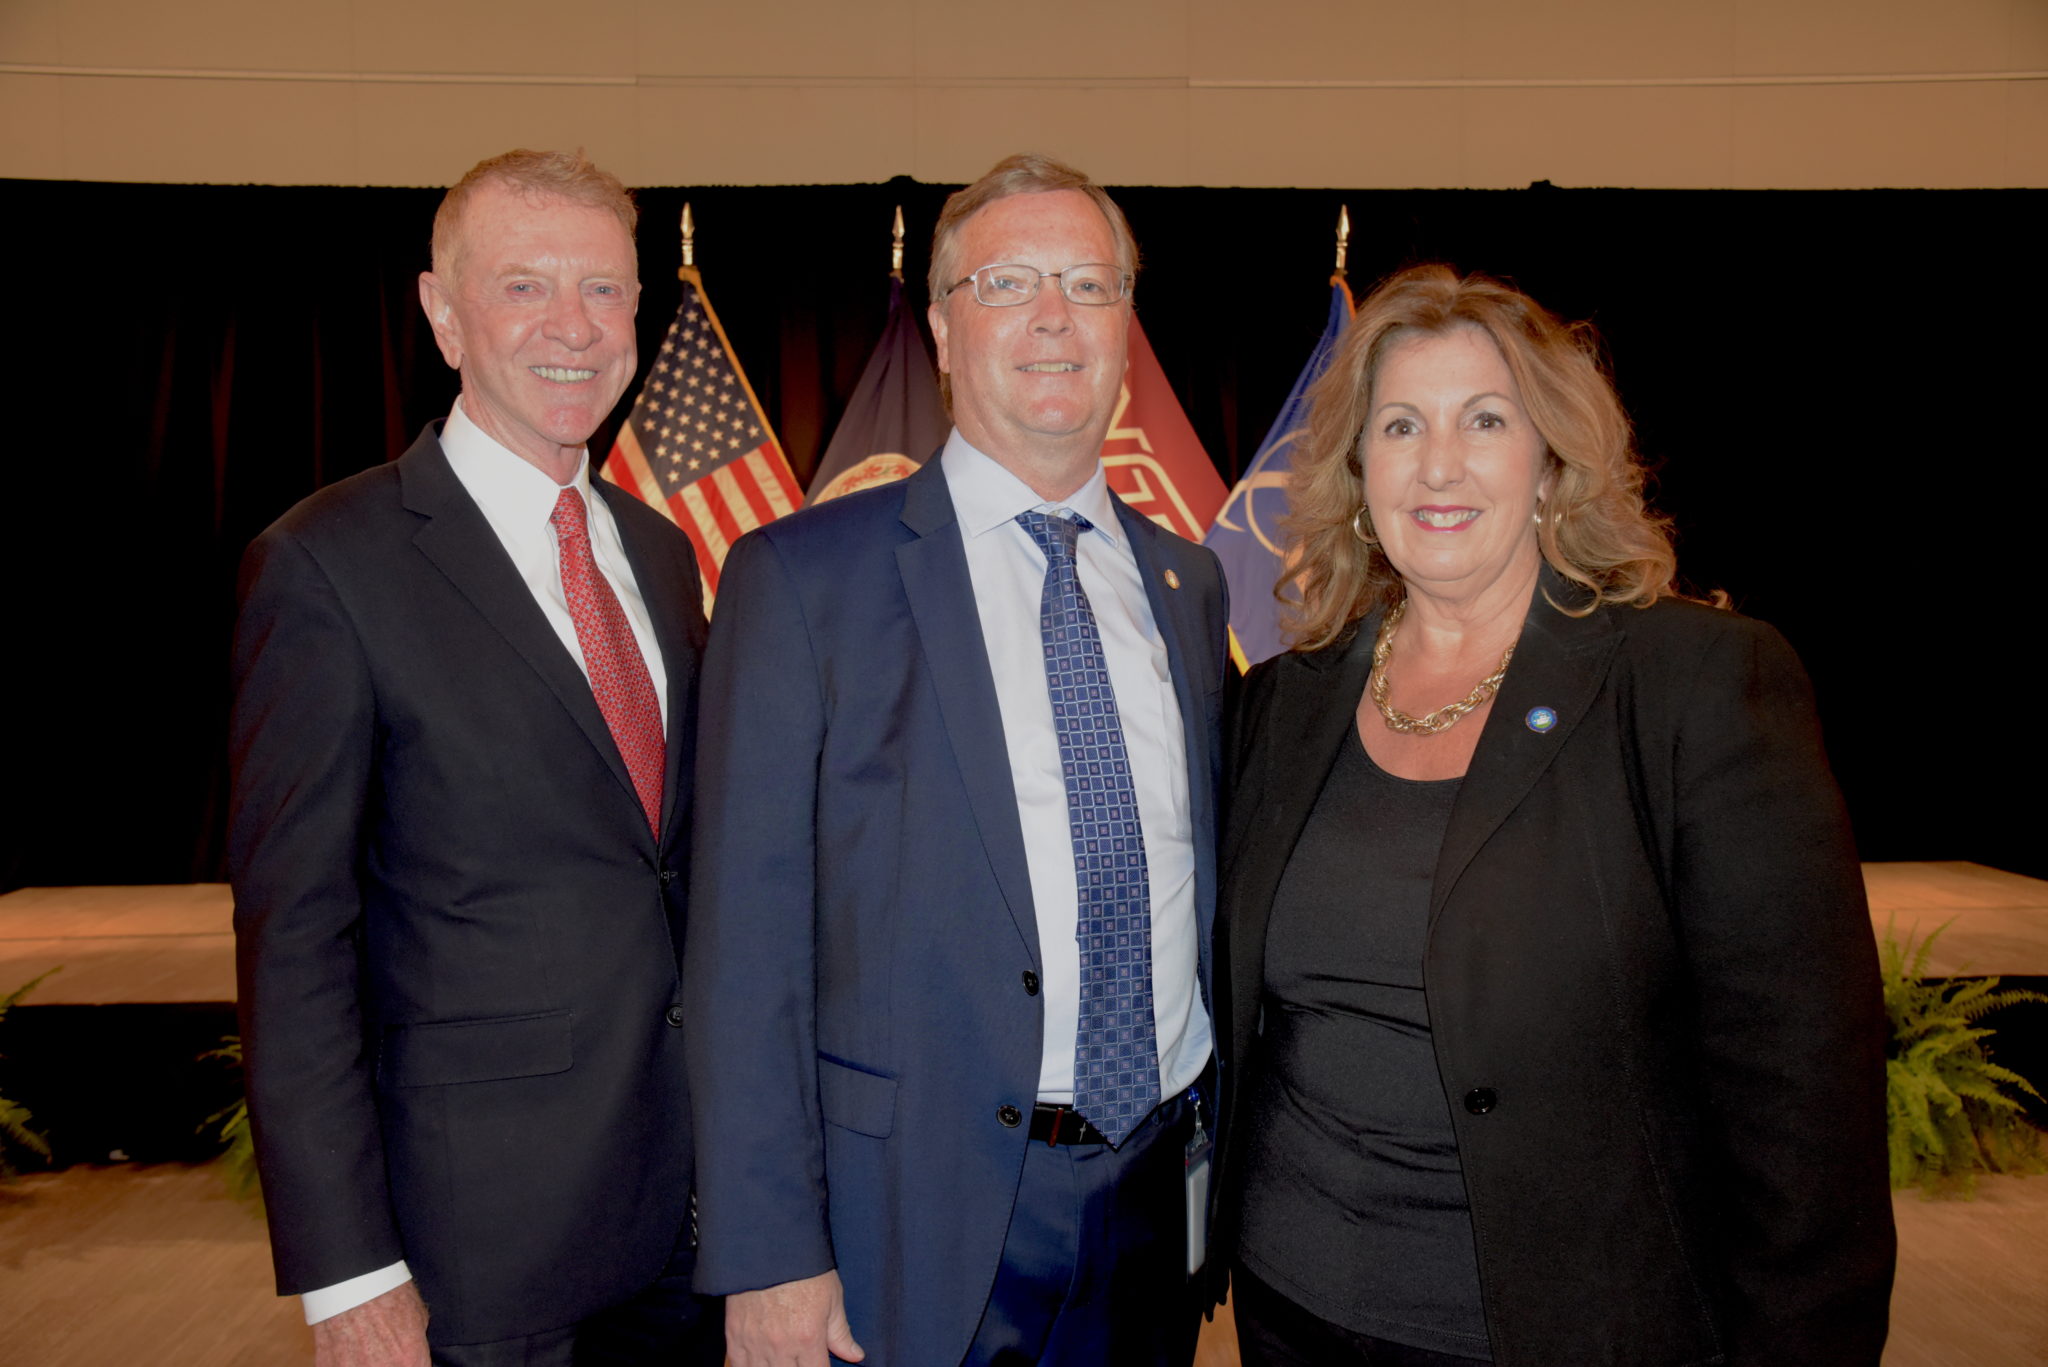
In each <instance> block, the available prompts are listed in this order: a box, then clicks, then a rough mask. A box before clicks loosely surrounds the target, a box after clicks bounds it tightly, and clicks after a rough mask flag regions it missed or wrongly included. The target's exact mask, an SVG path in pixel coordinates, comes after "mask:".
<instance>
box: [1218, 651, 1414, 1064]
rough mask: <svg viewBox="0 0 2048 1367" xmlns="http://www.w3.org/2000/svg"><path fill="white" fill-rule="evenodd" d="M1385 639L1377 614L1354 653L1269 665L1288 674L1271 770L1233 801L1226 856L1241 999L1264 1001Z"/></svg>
mask: <svg viewBox="0 0 2048 1367" xmlns="http://www.w3.org/2000/svg"><path fill="white" fill-rule="evenodd" d="M1378 632H1379V616H1378V614H1377V613H1375V614H1374V615H1373V616H1372V617H1369V618H1367V619H1366V620H1365V621H1364V622H1361V623H1360V624H1359V628H1358V632H1357V634H1356V635H1355V636H1353V638H1352V639H1351V641H1350V643H1349V644H1347V645H1343V646H1337V647H1333V648H1330V649H1326V650H1322V651H1318V652H1316V653H1314V654H1309V655H1301V656H1296V657H1293V658H1292V659H1291V660H1281V661H1279V662H1276V663H1275V664H1274V665H1271V666H1268V667H1269V668H1276V669H1284V670H1286V671H1287V672H1286V673H1285V674H1283V675H1282V676H1281V677H1280V678H1279V679H1276V680H1275V681H1274V683H1275V687H1274V690H1273V693H1272V695H1271V699H1270V702H1269V705H1268V706H1267V707H1266V708H1265V709H1264V715H1263V717H1262V720H1261V725H1262V727H1263V734H1262V735H1261V736H1260V737H1259V738H1258V742H1257V745H1258V754H1259V756H1260V758H1261V762H1260V763H1258V764H1257V765H1256V766H1254V767H1253V768H1252V769H1250V770H1249V771H1248V772H1246V773H1245V774H1242V775H1238V776H1236V777H1237V782H1238V784H1239V791H1237V792H1236V793H1235V794H1234V795H1233V797H1232V803H1233V816H1232V820H1231V823H1230V824H1231V830H1230V847H1229V848H1228V849H1227V850H1226V851H1225V852H1224V867H1225V868H1226V869H1228V870H1230V883H1231V891H1230V905H1231V907H1232V908H1233V909H1234V910H1235V913H1236V914H1235V915H1234V916H1233V917H1232V919H1231V922H1230V945H1229V952H1230V979H1231V985H1232V990H1233V992H1242V993H1249V994H1250V995H1249V996H1247V997H1245V1000H1247V1001H1256V1000H1257V999H1258V997H1257V994H1258V992H1259V991H1260V986H1261V984H1262V983H1263V982H1264V980H1265V963H1266V923H1267V919H1268V917H1269V915H1270V914H1271V911H1272V906H1273V895H1274V894H1275V893H1276V892H1277V891H1279V888H1280V878H1281V875H1283V874H1284V873H1285V872H1286V871H1287V861H1288V860H1289V859H1290V858H1292V857H1293V854H1294V846H1295V842H1296V841H1298V840H1300V839H1301V832H1302V828H1303V827H1305V826H1307V825H1308V817H1309V813H1310V812H1311V811H1312V810H1313V809H1314V808H1315V805H1316V799H1317V798H1318V797H1320V796H1321V795H1322V791H1323V784H1324V783H1326V782H1327V781H1328V780H1329V776H1330V770H1331V768H1332V767H1334V766H1335V764H1336V762H1337V756H1338V754H1339V753H1340V752H1341V751H1342V749H1343V746H1344V745H1345V744H1346V743H1347V742H1348V741H1349V739H1350V735H1351V732H1352V731H1353V730H1354V729H1355V728H1356V726H1357V724H1358V723H1357V715H1358V700H1359V698H1361V697H1362V696H1364V694H1365V680H1366V676H1367V675H1368V674H1370V673H1371V672H1372V643H1373V639H1374V637H1375V636H1377V634H1378ZM1237 1014H1238V1015H1240V1016H1245V1015H1246V1013H1244V1012H1238V1013H1237ZM1247 1018H1249V1017H1247ZM1240 1043H1242V1041H1240ZM1239 1056H1240V1057H1241V1056H1242V1055H1241V1054H1240V1055H1239Z"/></svg>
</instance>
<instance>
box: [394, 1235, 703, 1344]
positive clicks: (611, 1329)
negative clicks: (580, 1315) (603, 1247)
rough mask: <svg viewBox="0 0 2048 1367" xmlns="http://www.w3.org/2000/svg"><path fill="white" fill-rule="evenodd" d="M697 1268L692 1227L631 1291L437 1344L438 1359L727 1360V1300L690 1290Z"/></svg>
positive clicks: (567, 1252) (568, 1252) (567, 1253)
mask: <svg viewBox="0 0 2048 1367" xmlns="http://www.w3.org/2000/svg"><path fill="white" fill-rule="evenodd" d="M562 1254H563V1256H564V1257H574V1256H575V1250H574V1249H564V1250H562ZM696 1268H697V1252H696V1250H695V1249H693V1248H692V1247H691V1246H690V1232H689V1230H688V1229H687V1228H686V1229H684V1231H683V1234H682V1238H681V1240H680V1242H679V1244H678V1246H677V1248H676V1250H675V1252H674V1253H673V1254H671V1255H670V1257H669V1261H668V1266H667V1267H665V1268H663V1269H662V1271H661V1276H660V1278H659V1279H658V1280H656V1281H655V1283H654V1284H653V1285H652V1286H649V1287H646V1288H644V1289H643V1290H641V1291H640V1293H639V1294H638V1295H635V1296H634V1297H633V1298H632V1299H630V1300H627V1301H625V1302H623V1303H621V1304H619V1305H614V1306H611V1307H610V1308H608V1309H605V1310H600V1311H598V1312H597V1313H596V1314H595V1315H592V1316H590V1317H589V1318H588V1319H586V1320H583V1321H582V1322H581V1323H579V1324H571V1325H566V1326H564V1327H563V1328H560V1329H550V1330H548V1331H547V1332H546V1333H541V1334H530V1335H528V1336H526V1337H525V1338H516V1339H501V1340H499V1341H497V1342H495V1343H458V1344H436V1345H435V1346H434V1367H720V1364H722V1363H723V1362H724V1361H725V1301H724V1299H723V1298H722V1297H718V1296H699V1295H697V1294H696V1293H695V1292H693V1291H691V1290H690V1276H691V1274H692V1273H693V1272H695V1271H696Z"/></svg>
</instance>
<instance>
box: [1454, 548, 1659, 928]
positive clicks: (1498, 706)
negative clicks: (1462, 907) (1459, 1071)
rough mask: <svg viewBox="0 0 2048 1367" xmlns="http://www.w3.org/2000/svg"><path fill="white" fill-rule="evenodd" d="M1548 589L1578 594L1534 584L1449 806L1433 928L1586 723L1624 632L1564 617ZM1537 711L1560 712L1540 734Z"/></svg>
mask: <svg viewBox="0 0 2048 1367" xmlns="http://www.w3.org/2000/svg"><path fill="white" fill-rule="evenodd" d="M1546 591H1547V592H1548V593H1549V595H1550V596H1551V597H1553V598H1556V599H1557V600H1558V601H1559V602H1565V603H1569V602H1571V601H1573V596H1574V595H1575V594H1577V593H1578V592H1579V590H1577V588H1576V586H1574V585H1572V584H1570V583H1567V582H1566V581H1565V580H1563V579H1560V578H1558V577H1556V576H1555V575H1553V574H1551V573H1550V572H1549V571H1547V570H1546V571H1545V572H1544V574H1543V576H1542V578H1541V579H1540V581H1539V582H1538V584H1537V586H1536V594H1535V597H1534V598H1533V599H1532V600H1531V602H1530V606H1529V616H1528V618H1527V620H1526V621H1525V623H1524V625H1523V627H1522V638H1521V640H1520V641H1519V642H1518V643H1517V644H1516V646H1515V658H1514V662H1513V663H1512V664H1511V665H1510V666H1509V667H1508V676H1507V678H1506V680H1504V681H1503V682H1502V684H1501V689H1500V692H1499V693H1498V694H1497V695H1495V697H1494V701H1493V711H1492V712H1491V713H1490V714H1489V715H1488V716H1487V719H1486V730H1485V731H1484V732H1483V733H1482V734H1481V735H1480V738H1479V748H1478V749H1477V750H1476V751H1475V752H1474V753H1473V756H1472V767H1471V768H1470V769H1468V770H1467V771H1466V773H1465V782H1464V785H1463V786H1462V787H1461V788H1460V789H1459V790H1458V800H1457V803H1456V804H1455V805H1454V806H1453V807H1452V808H1451V824H1450V826H1449V828H1448V829H1447V830H1446V831H1445V832H1444V844H1443V850H1442V852H1441V853H1440V854H1439V855H1438V856H1437V865H1436V885H1435V888H1434V890H1433V892H1432V894H1431V897H1430V906H1429V914H1430V921H1431V923H1432V924H1434V922H1435V920H1436V917H1437V916H1438V914H1439V913H1441V912H1442V910H1443V906H1444V902H1445V900H1446V899H1447V898H1448V897H1449V896H1450V893H1451V889H1452V888H1453V887H1455V886H1456V885H1457V882H1458V877H1459V875H1461V874H1462V873H1464V871H1465V867H1466V865H1468V864H1470V863H1471V862H1472V856H1473V855H1475V854H1477V853H1478V852H1479V848H1480V846H1482V845H1484V844H1485V843H1486V842H1487V840H1488V839H1490V838H1491V837H1492V835H1493V833H1494V832H1495V831H1496V830H1498V829H1500V825H1501V823H1502V822H1504V821H1506V820H1507V819H1508V816H1509V815H1510V814H1511V813H1512V812H1513V811H1514V809H1515V807H1516V805H1517V804H1519V803H1520V802H1521V800H1522V799H1523V798H1524V797H1526V796H1527V795H1528V793H1529V790H1530V789H1531V788H1532V787H1534V786H1535V784H1536V780H1537V779H1538V778H1540V777H1542V775H1543V771H1544V770H1545V769H1547V768H1549V767H1550V763H1551V761H1552V760H1553V759H1555V758H1556V756H1557V753H1558V751H1559V750H1560V749H1562V748H1563V746H1564V745H1565V743H1566V742H1567V741H1568V740H1569V739H1570V738H1571V734H1572V732H1573V731H1574V730H1575V729H1577V727H1578V725H1579V723H1580V721H1582V720H1584V718H1585V715H1586V711H1587V709H1588V708H1590V707H1591V706H1592V705H1593V699H1594V698H1595V697H1597V696H1598V695H1599V692H1600V687H1601V684H1602V683H1603V682H1604V681H1605V680H1606V678H1607V670H1608V666H1609V664H1610V663H1611V662H1612V661H1613V659H1614V652H1615V650H1616V649H1617V648H1618V647H1619V646H1620V644H1621V636H1622V632H1621V628H1620V627H1619V626H1618V625H1616V623H1615V621H1614V618H1613V614H1611V613H1608V612H1601V611H1595V612H1593V613H1591V614H1590V615H1588V616H1585V617H1570V616H1567V615H1565V614H1564V613H1562V612H1559V611H1558V610H1557V609H1556V608H1553V607H1552V606H1550V603H1549V602H1548V601H1547V600H1546V599H1545V597H1544V594H1545V592H1546ZM1539 707H1542V708H1549V709H1550V710H1551V711H1552V712H1554V713H1556V714H1557V721H1556V723H1555V724H1554V725H1552V726H1551V727H1550V728H1549V729H1547V730H1544V731H1536V730H1532V729H1531V728H1530V726H1529V724H1528V717H1529V714H1530V712H1531V711H1533V710H1534V709H1536V708H1539Z"/></svg>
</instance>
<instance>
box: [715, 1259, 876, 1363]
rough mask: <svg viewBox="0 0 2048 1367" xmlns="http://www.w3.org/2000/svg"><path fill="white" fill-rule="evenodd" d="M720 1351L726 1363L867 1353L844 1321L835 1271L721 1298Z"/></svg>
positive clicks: (852, 1357) (851, 1358)
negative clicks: (722, 1340)
mask: <svg viewBox="0 0 2048 1367" xmlns="http://www.w3.org/2000/svg"><path fill="white" fill-rule="evenodd" d="M725 1351H726V1360H727V1362H729V1363H730V1364H731V1367H826V1357H825V1355H826V1353H828V1352H829V1353H831V1354H832V1356H834V1357H837V1358H840V1359H841V1360H843V1361H846V1362H859V1361H860V1360H861V1359H863V1358H865V1357H866V1356H867V1354H866V1353H865V1352H863V1351H862V1350H861V1346H860V1345H859V1344H858V1343H855V1342H854V1341H853V1327H852V1326H851V1325H849V1324H848V1323H847V1322H846V1292H845V1289H844V1288H843V1287H841V1286H840V1284H839V1274H838V1273H837V1272H820V1273H819V1274H818V1275H817V1276H815V1277H806V1278H804V1279H803V1280H802V1281H800V1282H784V1283H782V1285H780V1286H769V1287H763V1288H762V1289H761V1290H759V1291H742V1292H739V1293H738V1294H736V1295H731V1296H727V1297H726V1298H725Z"/></svg>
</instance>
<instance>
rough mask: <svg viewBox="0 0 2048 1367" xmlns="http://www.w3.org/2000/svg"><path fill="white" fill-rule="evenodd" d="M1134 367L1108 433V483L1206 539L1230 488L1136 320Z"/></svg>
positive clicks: (1151, 513)
mask: <svg viewBox="0 0 2048 1367" xmlns="http://www.w3.org/2000/svg"><path fill="white" fill-rule="evenodd" d="M1130 358H1131V366H1130V369H1129V370H1128V371H1127V372H1126V373H1125V375H1124V384H1123V392H1122V393H1121V394H1119V395H1118V396H1117V404H1116V416H1115V417H1113V418H1111V419H1110V423H1109V434H1108V435H1107V436H1105V437H1104V438H1103V439H1102V464H1103V467H1104V468H1105V469H1106V470H1107V471H1108V472H1109V487H1110V488H1111V489H1112V490H1114V491H1115V492H1116V494H1117V496H1118V497H1120V498H1122V499H1123V501H1124V502H1126V503H1128V504H1130V505H1131V507H1133V508H1134V509H1136V510H1137V511H1138V512H1141V513H1143V514H1144V515H1145V516H1147V517H1149V518H1151V519H1152V520H1153V521H1154V522H1157V523H1158V524H1159V525H1160V526H1162V527H1165V528H1166V529H1167V530H1168V531H1172V532H1177V533H1179V534H1180V535H1181V536H1184V537H1186V538H1187V539H1188V540H1190V541H1200V540H1201V539H1202V533H1204V532H1206V531H1207V530H1209V522H1210V520H1211V519H1212V518H1214V517H1215V516H1216V510H1217V509H1219V508H1221V507H1222V506H1223V499H1224V496H1225V495H1226V493H1227V492H1228V491H1227V490H1226V489H1224V487H1223V477H1222V476H1221V475H1219V474H1217V473H1216V467H1215V466H1214V465H1211V464H1210V463H1209V453H1208V452H1207V451H1204V450H1203V449H1202V442H1201V439H1200V438H1199V437H1197V436H1196V435H1195V429H1194V428H1193V427H1192V426H1191V425H1190V424H1189V423H1188V415H1187V413H1186V412H1185V411H1183V410H1182V408H1181V406H1180V400H1179V399H1177V398H1175V397H1174V393H1173V387H1172V386H1171V385H1169V384H1167V382H1166V372H1165V371H1163V370H1161V369H1160V368H1159V358H1158V357H1157V356H1154V355H1153V354H1152V343H1151V342H1149V341H1147V340H1146V339H1145V329H1143V328H1142V327H1139V326H1138V320H1137V319H1136V318H1133V319H1131V343H1130Z"/></svg>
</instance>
